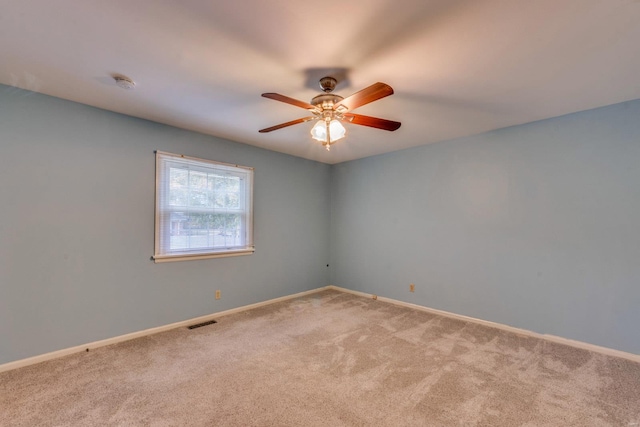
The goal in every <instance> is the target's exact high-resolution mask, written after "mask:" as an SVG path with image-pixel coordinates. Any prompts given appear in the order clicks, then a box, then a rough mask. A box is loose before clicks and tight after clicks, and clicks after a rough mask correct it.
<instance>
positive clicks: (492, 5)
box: [0, 0, 640, 164]
mask: <svg viewBox="0 0 640 427" xmlns="http://www.w3.org/2000/svg"><path fill="white" fill-rule="evenodd" d="M323 70H325V71H323ZM326 70H335V71H336V72H337V74H342V70H346V76H347V78H346V80H344V81H342V82H341V83H340V84H339V85H338V88H337V89H336V91H335V93H338V94H341V95H343V96H345V97H346V96H348V95H350V94H351V93H353V92H356V91H358V90H360V89H363V88H364V87H366V86H369V85H370V84H373V83H375V82H378V81H381V82H385V83H387V84H389V85H391V86H392V87H393V88H394V90H395V94H394V95H392V96H390V97H387V98H384V99H382V100H379V101H376V102H375V103H372V104H369V105H366V106H363V107H361V108H359V109H358V110H356V112H357V113H360V114H366V115H370V116H377V117H381V118H386V119H390V120H396V121H401V122H402V127H401V128H400V129H399V130H398V131H396V132H387V131H383V130H377V129H372V128H367V127H363V126H356V125H353V124H347V125H346V127H347V137H346V138H345V139H344V140H341V141H339V142H338V143H337V144H336V145H334V146H333V147H332V150H331V151H330V152H327V151H326V150H324V149H323V148H322V146H321V145H320V144H319V143H317V142H315V141H313V140H312V139H311V137H310V135H309V129H310V128H311V126H312V123H304V124H299V125H296V126H292V127H288V128H285V129H280V130H278V131H274V132H271V133H268V134H259V133H258V130H259V129H261V128H265V127H268V126H272V125H275V124H278V123H282V122H286V121H290V120H294V119H297V118H300V117H304V116H307V115H308V112H307V111H305V110H303V109H300V108H297V107H294V106H291V105H288V104H284V103H280V102H276V101H273V100H269V99H266V98H262V97H261V96H260V94H261V93H263V92H277V93H280V94H283V95H287V96H290V97H293V98H297V99H300V100H303V101H305V102H309V101H310V99H311V98H312V97H313V96H314V95H316V94H318V93H319V92H320V91H319V88H318V86H317V80H318V78H319V77H321V76H322V75H324V74H327V71H326ZM118 73H119V74H124V75H126V76H129V77H131V78H132V79H133V80H135V81H136V83H137V87H136V89H135V90H134V91H126V90H123V89H120V88H118V87H117V86H116V85H115V84H114V82H113V79H112V78H111V77H110V76H111V75H113V74H118ZM0 82H1V83H4V84H7V85H12V86H17V87H21V88H25V89H29V90H33V91H37V92H42V93H45V94H49V95H53V96H57V97H60V98H64V99H69V100H72V101H77V102H81V103H83V104H88V105H92V106H96V107H100V108H104V109H107V110H112V111H117V112H120V113H124V114H129V115H131V116H136V117H141V118H145V119H149V120H154V121H158V122H162V123H167V124H170V125H174V126H178V127H181V128H185V129H192V130H195V131H199V132H203V133H206V134H211V135H216V136H219V137H223V138H228V139H231V140H234V141H238V142H242V143H246V144H251V145H255V146H259V147H263V148H266V149H270V150H275V151H280V152H284V153H289V154H292V155H295V156H300V157H304V158H308V159H313V160H318V161H321V162H325V163H331V164H333V163H339V162H342V161H346V160H351V159H356V158H361V157H366V156H370V155H374V154H379V153H385V152H389V151H394V150H398V149H403V148H408V147H412V146H416V145H423V144H429V143H433V142H437V141H443V140H448V139H452V138H456V137H460V136H465V135H471V134H477V133H480V132H485V131H488V130H492V129H497V128H502V127H506V126H511V125H516V124H521V123H527V122H531V121H535V120H540V119H544V118H548V117H554V116H558V115H562V114H567V113H572V112H576V111H581V110H586V109H590V108H595V107H599V106H604V105H609V104H614V103H617V102H622V101H627V100H632V99H638V98H640V1H639V0H534V1H532V0H464V1H463V0H430V1H427V0H348V1H336V0H325V1H323V2H307V1H299V0H272V1H265V0H238V1H229V0H206V1H205V0H82V1H78V0H56V1H50V0H20V1H15V0H0Z"/></svg>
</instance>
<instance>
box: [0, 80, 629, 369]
mask: <svg viewBox="0 0 640 427" xmlns="http://www.w3.org/2000/svg"><path fill="white" fill-rule="evenodd" d="M154 150H162V151H169V152H179V153H183V154H187V155H191V156H196V157H203V158H209V159H214V160H220V161H225V162H229V163H238V164H243V165H247V166H253V167H255V168H256V185H255V242H256V246H257V252H256V254H255V255H252V256H245V257H236V258H223V259H213V260H202V261H189V262H177V263H167V264H154V263H153V262H151V261H150V260H149V257H150V256H151V254H152V252H153V235H154V228H153V216H154V168H155V161H154V154H153V151H154ZM638 183H640V101H634V102H628V103H624V104H619V105H615V106H611V107H606V108H601V109H598V110H592V111H587V112H583V113H577V114H573V115H569V116H565V117H560V118H556V119H552V120H546V121H542V122H537V123H532V124H528V125H523V126H517V127H513V128H508V129H503V130H499V131H496V132H491V133H487V134H483V135H479V136H474V137H469V138H463V139H459V140H454V141H449V142H444V143H440V144H435V145H429V146H423V147H418V148H414V149H410V150H405V151H400V152H395V153H390V154H386V155H382V156H376V157H371V158H367V159H362V160H358V161H353V162H348V163H344V164H340V165H336V166H333V167H329V166H327V165H323V164H319V163H316V162H311V161H307V160H302V159H299V158H295V157H291V156H287V155H283V154H278V153H274V152H270V151H266V150H261V149H258V148H255V147H250V146H248V145H243V144H238V143H234V142H230V141H225V140H222V139H218V138H214V137H209V136H205V135H201V134H197V133H193V132H188V131H184V130H179V129H176V128H172V127H170V126H164V125H160V124H157V123H153V122H148V121H144V120H140V119H135V118H131V117H127V116H123V115H119V114H114V113H110V112H106V111H103V110H99V109H95V108H91V107H87V106H83V105H80V104H76V103H72V102H68V101H63V100H60V99H56V98H52V97H48V96H44V95H39V94H34V93H31V92H26V91H22V90H19V89H15V88H11V87H7V86H0V364H1V363H6V362H10V361H13V360H19V359H22V358H25V357H30V356H34V355H38V354H42V353H46V352H49V351H54V350H58V349H62V348H67V347H71V346H75V345H80V344H84V343H87V342H91V341H95V340H100V339H105V338H109V337H113V336H118V335H121V334H125V333H128V332H133V331H139V330H143V329H146V328H150V327H154V326H160V325H165V324H168V323H172V322H176V321H180V320H184V319H188V318H192V317H196V316H200V315H204V314H209V313H213V312H217V311H221V310H225V309H229V308H233V307H238V306H242V305H246V304H251V303H254V302H259V301H264V300H267V299H270V298H275V297H279V296H283V295H289V294H293V293H296V292H300V291H304V290H307V289H314V288H318V287H321V286H325V285H326V284H327V283H329V282H331V283H334V284H336V285H339V286H344V287H347V288H351V289H355V290H360V291H364V292H370V293H377V294H379V295H383V296H387V297H391V298H396V299H399V300H403V301H408V302H413V303H417V304H421V305H425V306H429V307H434V308H439V309H443V310H448V311H451V312H454V313H459V314H464V315H469V316H474V317H478V318H482V319H486V320H492V321H496V322H501V323H505V324H508V325H512V326H517V327H521V328H525V329H530V330H534V331H537V332H543V333H550V334H554V335H559V336H563V337H567V338H573V339H578V340H582V341H585V342H590V343H594V344H598V345H604V346H607V347H611V348H616V349H620V350H625V351H630V352H634V353H640V333H638V332H637V329H638V327H637V325H640V310H639V309H638V307H640V262H638V260H640V226H639V224H638V218H640V184H638ZM330 206H331V225H330V224H329V209H330ZM329 231H330V233H329ZM329 235H331V242H330V241H329ZM330 249H331V252H332V253H333V255H332V256H331V261H330V262H331V268H330V271H331V277H330V278H329V275H328V271H329V269H327V268H326V264H327V262H329V261H328V258H329V255H328V254H329V250H330ZM411 282H413V283H415V284H416V292H415V293H413V294H411V293H409V292H408V284H409V283H411ZM216 289H220V290H221V291H222V296H223V297H222V299H221V300H219V301H216V300H215V299H214V298H213V296H214V291H215V290H216Z"/></svg>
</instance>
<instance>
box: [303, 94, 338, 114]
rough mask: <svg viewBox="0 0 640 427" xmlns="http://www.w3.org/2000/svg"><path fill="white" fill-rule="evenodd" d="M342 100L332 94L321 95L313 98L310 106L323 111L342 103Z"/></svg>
mask: <svg viewBox="0 0 640 427" xmlns="http://www.w3.org/2000/svg"><path fill="white" fill-rule="evenodd" d="M343 99H344V98H343V97H341V96H340V95H334V94H332V93H323V94H320V95H318V96H314V97H313V99H312V100H311V105H313V106H315V107H320V108H322V109H323V110H326V109H328V108H330V109H333V106H334V105H336V104H337V103H339V102H340V101H342V100H343Z"/></svg>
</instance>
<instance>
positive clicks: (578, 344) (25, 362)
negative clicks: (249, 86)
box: [0, 285, 640, 372]
mask: <svg viewBox="0 0 640 427" xmlns="http://www.w3.org/2000/svg"><path fill="white" fill-rule="evenodd" d="M327 289H332V290H335V291H340V292H345V293H349V294H353V295H358V296H362V297H365V298H372V297H373V295H372V294H368V293H365V292H360V291H353V290H351V289H346V288H341V287H339V286H334V285H329V286H325V287H323V288H317V289H312V290H310V291H305V292H299V293H296V294H292V295H287V296H283V297H279V298H274V299H270V300H267V301H263V302H258V303H255V304H249V305H245V306H242V307H237V308H232V309H230V310H225V311H220V312H218V313H213V314H207V315H205V316H200V317H196V318H193V319H188V320H183V321H181V322H175V323H171V324H168V325H164V326H158V327H155V328H150V329H145V330H143V331H138V332H132V333H130V334H125V335H120V336H117V337H113V338H107V339H104V340H100V341H95V342H92V343H88V344H83V345H78V346H75V347H69V348H65V349H62V350H57V351H53V352H50V353H45V354H41V355H38V356H33V357H29V358H26V359H21V360H16V361H14V362H9V363H5V364H2V365H0V372H5V371H10V370H12V369H18V368H23V367H25V366H29V365H34V364H36V363H40V362H45V361H47V360H52V359H57V358H59V357H62V356H67V355H69V354H74V353H80V352H83V351H87V350H93V349H96V348H99V347H104V346H107V345H111V344H117V343H120V342H123V341H129V340H132V339H135V338H140V337H144V336H147V335H153V334H157V333H159V332H164V331H168V330H171V329H175V328H181V327H186V326H189V325H193V324H196V323H202V322H207V321H209V320H213V319H215V318H217V317H222V316H227V315H229V314H234V313H240V312H242V311H246V310H251V309H254V308H258V307H263V306H265V305H270V304H275V303H277V302H281V301H287V300H290V299H293V298H298V297H302V296H305V295H311V294H315V293H317V292H321V291H324V290H327ZM376 299H377V300H378V301H382V302H387V303H390V304H395V305H399V306H402V307H408V308H413V309H416V310H420V311H424V312H427V313H433V314H438V315H440V316H446V317H449V318H453V319H459V320H463V321H465V322H472V323H476V324H480V325H484V326H489V327H491V328H497V329H501V330H503V331H508V332H513V333H515V334H519V335H524V336H529V337H534V338H539V339H543V340H546V341H550V342H555V343H558V344H564V345H568V346H571V347H575V348H580V349H583V350H589V351H594V352H596V353H601V354H605V355H607V356H614V357H620V358H622V359H627V360H631V361H633V362H636V363H640V355H637V354H633V353H627V352H625V351H620V350H614V349H612V348H608V347H601V346H598V345H595V344H589V343H585V342H582V341H575V340H571V339H568V338H562V337H557V336H555V335H547V334H539V333H537V332H533V331H528V330H526V329H520V328H514V327H513V326H508V325H503V324H501V323H495V322H490V321H487V320H482V319H476V318H474V317H468V316H463V315H460V314H455V313H450V312H448V311H443V310H437V309H435V308H429V307H425V306H422V305H417V304H412V303H408V302H404V301H399V300H395V299H392V298H386V297H380V296H376Z"/></svg>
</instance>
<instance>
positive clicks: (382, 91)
mask: <svg viewBox="0 0 640 427" xmlns="http://www.w3.org/2000/svg"><path fill="white" fill-rule="evenodd" d="M389 95H393V88H392V87H391V86H389V85H388V84H385V83H380V82H378V83H374V84H372V85H371V86H369V87H367V88H364V89H362V90H361V91H359V92H356V93H354V94H353V95H351V96H349V97H347V98H345V99H343V100H342V101H340V102H339V103H337V104H336V105H335V106H334V107H333V109H334V110H336V111H341V109H342V110H344V109H345V108H346V109H347V110H353V109H354V108H358V107H362V106H363V105H365V104H368V103H370V102H373V101H377V100H378V99H381V98H384V97H385V96H389Z"/></svg>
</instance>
